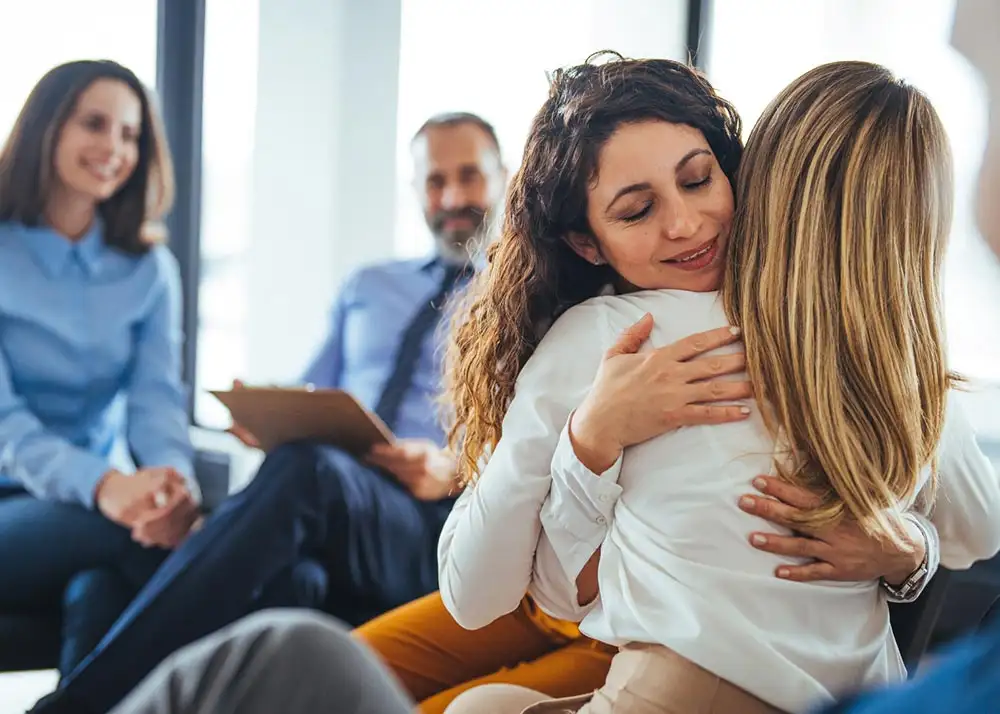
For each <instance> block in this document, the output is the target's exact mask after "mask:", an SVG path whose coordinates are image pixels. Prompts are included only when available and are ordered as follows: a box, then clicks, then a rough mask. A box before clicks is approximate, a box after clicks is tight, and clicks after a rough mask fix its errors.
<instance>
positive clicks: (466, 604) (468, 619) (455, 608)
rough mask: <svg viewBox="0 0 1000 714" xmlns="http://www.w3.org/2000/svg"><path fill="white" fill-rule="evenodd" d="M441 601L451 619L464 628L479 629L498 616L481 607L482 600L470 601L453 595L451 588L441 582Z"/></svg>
mask: <svg viewBox="0 0 1000 714" xmlns="http://www.w3.org/2000/svg"><path fill="white" fill-rule="evenodd" d="M441 601H442V602H443V603H444V607H445V609H446V610H447V611H448V613H449V614H450V615H451V617H452V619H453V620H455V622H456V623H458V625H459V627H461V628H462V629H465V630H479V629H482V628H483V627H486V626H487V625H489V624H490V623H491V622H493V621H494V620H496V619H497V617H499V615H498V616H496V617H494V616H491V615H490V613H488V612H487V611H486V609H485V608H484V607H483V603H482V602H476V601H472V599H471V598H468V597H466V598H460V597H456V596H455V592H454V591H453V590H452V589H451V588H447V587H445V586H444V584H443V583H442V586H441Z"/></svg>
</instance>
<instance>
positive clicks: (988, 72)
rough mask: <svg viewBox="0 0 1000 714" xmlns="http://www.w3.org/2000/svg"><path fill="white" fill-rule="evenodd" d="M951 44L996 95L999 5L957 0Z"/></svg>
mask: <svg viewBox="0 0 1000 714" xmlns="http://www.w3.org/2000/svg"><path fill="white" fill-rule="evenodd" d="M952 44H953V45H954V46H955V48H956V49H957V50H958V51H959V52H961V53H962V54H963V55H965V57H966V58H967V59H968V60H969V62H971V63H972V65H973V66H974V67H975V68H976V69H977V70H979V72H980V74H982V76H983V79H984V80H985V81H986V84H987V86H988V87H989V88H990V90H991V91H992V92H994V93H997V92H1000V2H997V0H958V4H957V5H956V6H955V24H954V26H953V28H952ZM994 100H996V97H994Z"/></svg>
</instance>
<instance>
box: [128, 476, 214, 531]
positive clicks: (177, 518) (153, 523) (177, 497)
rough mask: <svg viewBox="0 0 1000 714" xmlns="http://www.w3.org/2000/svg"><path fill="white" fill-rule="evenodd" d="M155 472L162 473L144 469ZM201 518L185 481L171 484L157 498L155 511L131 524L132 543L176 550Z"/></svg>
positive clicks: (146, 512)
mask: <svg viewBox="0 0 1000 714" xmlns="http://www.w3.org/2000/svg"><path fill="white" fill-rule="evenodd" d="M156 470H159V469H144V471H156ZM139 473H141V472H139ZM178 476H179V475H178ZM200 515H201V512H200V510H199V508H198V504H197V503H196V502H195V500H194V498H193V497H192V496H191V492H190V491H189V490H188V487H187V484H186V483H184V481H183V480H179V481H175V480H171V481H170V482H169V483H168V484H167V485H166V487H165V488H164V489H163V490H161V491H159V492H157V493H156V494H155V495H154V497H153V508H150V509H147V510H146V511H144V512H143V513H142V514H141V515H139V517H138V518H137V519H136V520H135V521H134V522H133V523H132V540H134V541H135V542H136V543H139V544H140V545H144V546H146V547H147V548H149V547H154V546H155V547H158V548H171V549H172V548H176V547H177V546H178V545H180V544H181V542H182V541H183V540H184V539H185V538H186V537H187V535H188V533H189V532H190V531H191V529H192V527H193V526H194V524H195V521H197V520H198V518H199V516H200Z"/></svg>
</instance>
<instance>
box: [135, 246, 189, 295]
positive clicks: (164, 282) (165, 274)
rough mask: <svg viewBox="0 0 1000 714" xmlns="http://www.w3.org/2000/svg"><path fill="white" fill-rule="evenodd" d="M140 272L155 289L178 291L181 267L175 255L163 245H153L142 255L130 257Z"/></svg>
mask: <svg viewBox="0 0 1000 714" xmlns="http://www.w3.org/2000/svg"><path fill="white" fill-rule="evenodd" d="M132 260H134V261H135V264H136V270H137V272H140V273H142V274H143V275H144V277H145V278H146V279H147V280H148V281H149V284H150V285H151V286H152V287H153V288H154V289H157V290H167V291H171V292H173V291H179V290H180V283H181V269H180V264H179V263H178V262H177V257H176V256H175V255H174V254H173V253H172V252H171V250H170V249H169V248H168V247H167V246H165V245H154V246H153V247H152V248H150V249H149V250H148V251H147V252H146V253H144V254H143V255H139V256H135V257H134V258H132Z"/></svg>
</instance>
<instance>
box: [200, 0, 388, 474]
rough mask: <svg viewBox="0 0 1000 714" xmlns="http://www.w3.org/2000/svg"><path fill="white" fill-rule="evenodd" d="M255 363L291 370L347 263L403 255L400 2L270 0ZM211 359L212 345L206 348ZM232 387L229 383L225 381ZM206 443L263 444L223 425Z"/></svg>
mask: <svg viewBox="0 0 1000 714" xmlns="http://www.w3.org/2000/svg"><path fill="white" fill-rule="evenodd" d="M259 3H260V8H259V13H260V19H259V24H258V27H259V38H258V47H259V50H258V51H259V56H258V64H257V70H256V71H257V100H256V114H255V117H254V119H255V122H254V123H255V130H254V134H255V136H254V154H253V167H252V171H253V189H252V194H253V195H252V202H251V206H252V208H251V216H250V225H251V227H252V228H251V231H250V241H249V246H248V247H247V255H248V272H249V276H248V277H249V280H248V284H249V288H248V290H247V295H246V296H242V295H239V296H237V295H234V296H233V299H234V300H240V299H246V300H247V312H248V320H247V322H246V325H247V327H246V329H247V335H246V344H247V351H248V360H247V363H246V371H245V373H244V374H240V375H234V376H241V377H243V378H244V379H246V380H248V381H251V382H252V383H257V384H260V383H268V382H276V383H283V382H289V381H293V380H295V379H296V378H297V376H298V375H299V374H300V373H301V371H302V368H303V367H304V365H305V363H306V361H307V360H308V359H309V358H310V357H311V355H312V354H313V352H314V351H315V349H316V348H317V346H318V344H319V342H320V341H321V340H322V338H323V335H324V332H325V329H326V320H327V316H328V313H329V308H330V305H331V303H332V300H333V297H334V295H335V294H336V292H337V288H338V285H339V283H340V281H341V280H342V279H343V278H344V277H345V275H346V273H347V272H348V271H350V270H351V269H353V268H354V267H356V266H357V265H359V264H361V263H365V262H370V261H376V260H383V259H385V258H387V257H390V256H391V255H392V253H393V245H394V240H393V231H394V227H395V215H394V206H395V186H396V180H395V179H396V103H397V96H398V73H399V31H400V5H399V0H365V2H357V1H356V0H259ZM202 358H203V359H204V355H202ZM213 386H221V385H213ZM195 440H196V443H197V444H198V445H199V446H202V447H209V448H216V449H224V450H226V451H231V452H233V454H234V456H235V457H236V463H235V464H234V471H235V472H236V473H235V474H234V478H235V480H236V481H237V482H241V481H242V480H243V479H244V478H245V477H246V476H247V475H248V474H249V473H250V472H252V471H253V468H254V466H255V465H256V463H257V462H258V461H259V455H257V454H254V453H249V452H247V451H246V450H244V449H241V448H237V446H236V444H235V440H234V439H232V438H231V437H229V436H227V435H223V434H218V433H212V432H208V431H205V430H196V434H195Z"/></svg>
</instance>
